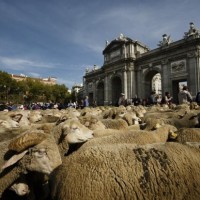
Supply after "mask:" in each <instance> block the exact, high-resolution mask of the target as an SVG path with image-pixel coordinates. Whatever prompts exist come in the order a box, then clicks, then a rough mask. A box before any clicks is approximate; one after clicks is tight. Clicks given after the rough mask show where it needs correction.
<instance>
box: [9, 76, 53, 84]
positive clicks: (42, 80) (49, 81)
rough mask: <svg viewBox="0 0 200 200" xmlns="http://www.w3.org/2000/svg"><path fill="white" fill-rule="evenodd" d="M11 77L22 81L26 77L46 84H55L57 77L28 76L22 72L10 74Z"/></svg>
mask: <svg viewBox="0 0 200 200" xmlns="http://www.w3.org/2000/svg"><path fill="white" fill-rule="evenodd" d="M11 77H12V79H15V80H16V81H23V80H26V79H27V78H29V79H31V80H33V81H40V82H41V83H43V84H46V85H56V84H57V79H56V78H55V77H48V78H33V77H28V76H25V75H23V74H20V75H17V74H11Z"/></svg>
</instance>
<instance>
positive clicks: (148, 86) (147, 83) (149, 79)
mask: <svg viewBox="0 0 200 200" xmlns="http://www.w3.org/2000/svg"><path fill="white" fill-rule="evenodd" d="M158 74H159V76H160V83H159V84H156V85H159V88H155V87H154V84H153V81H154V82H155V81H159V80H157V79H154V80H153V78H154V77H155V76H156V75H158ZM143 77H144V95H145V97H146V98H147V97H148V96H149V95H150V93H151V92H152V91H156V93H157V94H162V85H161V83H162V81H161V80H162V72H161V70H160V69H159V68H157V67H154V68H153V69H148V70H146V71H145V72H144V75H143Z"/></svg>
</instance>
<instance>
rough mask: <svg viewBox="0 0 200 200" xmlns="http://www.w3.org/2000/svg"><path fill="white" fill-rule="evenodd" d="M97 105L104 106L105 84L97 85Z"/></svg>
mask: <svg viewBox="0 0 200 200" xmlns="http://www.w3.org/2000/svg"><path fill="white" fill-rule="evenodd" d="M96 97H97V105H98V106H103V105H104V83H103V82H100V83H99V84H98V85H97V95H96Z"/></svg>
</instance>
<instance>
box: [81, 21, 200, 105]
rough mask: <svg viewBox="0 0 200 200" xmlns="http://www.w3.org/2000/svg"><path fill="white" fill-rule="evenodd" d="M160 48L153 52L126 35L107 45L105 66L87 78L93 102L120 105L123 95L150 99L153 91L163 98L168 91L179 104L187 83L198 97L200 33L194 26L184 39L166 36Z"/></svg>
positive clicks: (86, 81)
mask: <svg viewBox="0 0 200 200" xmlns="http://www.w3.org/2000/svg"><path fill="white" fill-rule="evenodd" d="M158 46H159V47H158V48H156V49H153V50H150V49H148V47H146V46H145V45H144V44H142V43H140V42H138V41H134V40H132V39H130V38H128V37H125V36H124V35H123V34H121V35H120V36H119V37H118V38H117V39H115V40H113V41H112V42H110V43H106V47H105V49H104V50H103V55H104V64H103V66H102V67H99V68H97V67H96V66H94V68H93V69H91V70H88V69H87V70H86V72H85V75H84V77H83V84H84V92H85V95H87V96H89V99H90V102H92V101H94V100H95V101H96V102H97V105H111V104H112V105H116V103H117V102H118V99H119V97H120V94H121V93H124V94H125V97H126V99H127V100H131V99H132V98H133V97H134V96H135V95H137V96H138V97H140V98H142V99H146V98H148V96H149V95H150V93H151V92H152V91H156V93H158V94H161V95H164V93H165V92H166V91H168V92H170V93H171V95H172V96H173V99H174V103H178V92H179V90H180V87H181V85H185V84H186V85H188V87H189V90H190V92H191V94H192V95H193V96H195V95H196V94H197V92H198V91H199V90H200V32H199V30H198V29H196V28H195V27H194V24H193V23H190V29H189V31H188V32H186V33H184V38H183V39H181V40H178V41H175V42H173V41H171V39H170V36H167V35H166V34H164V35H163V40H162V41H160V43H159V44H158ZM156 82H157V83H156Z"/></svg>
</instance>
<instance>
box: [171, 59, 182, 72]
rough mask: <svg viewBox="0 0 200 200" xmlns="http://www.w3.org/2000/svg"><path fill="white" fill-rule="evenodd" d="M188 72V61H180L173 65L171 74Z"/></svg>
mask: <svg viewBox="0 0 200 200" xmlns="http://www.w3.org/2000/svg"><path fill="white" fill-rule="evenodd" d="M183 71H186V61H185V60H179V61H176V62H172V63H171V73H177V72H183Z"/></svg>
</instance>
